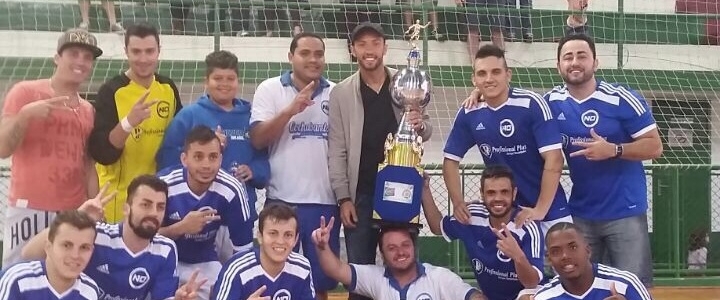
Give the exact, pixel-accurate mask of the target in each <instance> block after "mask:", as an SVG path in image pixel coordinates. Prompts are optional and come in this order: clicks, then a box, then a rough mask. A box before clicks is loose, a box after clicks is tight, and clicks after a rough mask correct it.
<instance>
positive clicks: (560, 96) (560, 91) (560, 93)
mask: <svg viewBox="0 0 720 300" xmlns="http://www.w3.org/2000/svg"><path fill="white" fill-rule="evenodd" d="M567 96H568V95H567V87H565V85H558V86H555V87H554V88H552V90H550V91H549V92H547V93H545V95H543V98H545V99H547V100H548V101H555V100H566V99H567Z"/></svg>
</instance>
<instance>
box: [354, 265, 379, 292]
mask: <svg viewBox="0 0 720 300" xmlns="http://www.w3.org/2000/svg"><path fill="white" fill-rule="evenodd" d="M379 268H380V267H378V266H375V265H358V264H350V271H351V272H352V276H351V279H350V286H349V287H348V291H350V292H353V293H355V294H359V295H363V296H366V297H370V298H373V299H378V298H381V297H382V295H381V294H380V293H379V289H380V285H381V284H383V283H382V282H379V280H380V279H381V278H383V275H382V273H380V272H378V270H379Z"/></svg>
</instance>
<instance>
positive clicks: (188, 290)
mask: <svg viewBox="0 0 720 300" xmlns="http://www.w3.org/2000/svg"><path fill="white" fill-rule="evenodd" d="M198 273H200V271H199V270H195V271H194V272H193V273H192V275H191V276H190V280H188V282H186V283H185V284H183V285H182V286H180V287H179V288H178V289H177V290H176V291H175V300H195V299H197V297H198V290H199V289H200V287H201V286H202V285H203V284H205V282H206V281H207V279H203V280H201V281H197V276H198Z"/></svg>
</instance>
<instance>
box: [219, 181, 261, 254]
mask: <svg viewBox="0 0 720 300" xmlns="http://www.w3.org/2000/svg"><path fill="white" fill-rule="evenodd" d="M228 181H229V185H230V188H231V189H232V190H233V192H234V193H235V197H234V198H233V199H232V200H230V201H229V202H226V207H225V209H221V211H220V218H221V219H222V220H223V223H224V224H225V225H226V226H227V227H228V231H229V233H230V240H231V241H232V243H233V250H234V251H235V252H238V251H242V250H246V249H250V247H252V242H253V232H252V230H253V224H254V222H255V213H254V211H255V208H254V207H251V205H250V201H248V195H247V192H246V191H245V187H243V186H242V183H240V182H239V181H237V180H228Z"/></svg>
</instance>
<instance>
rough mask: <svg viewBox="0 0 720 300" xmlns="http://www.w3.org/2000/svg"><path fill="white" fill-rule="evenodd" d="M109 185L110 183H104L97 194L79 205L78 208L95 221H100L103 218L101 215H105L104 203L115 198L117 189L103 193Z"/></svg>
mask: <svg viewBox="0 0 720 300" xmlns="http://www.w3.org/2000/svg"><path fill="white" fill-rule="evenodd" d="M109 186H110V183H105V185H103V187H102V188H101V189H100V192H98V194H97V196H95V198H92V199H88V200H87V201H85V202H83V204H82V205H80V207H79V208H78V210H79V211H82V212H84V213H86V214H88V215H89V216H90V218H92V219H93V220H95V222H99V221H101V220H102V219H103V216H104V215H105V205H107V204H108V203H109V202H110V200H112V199H115V195H116V194H117V191H114V192H112V193H110V194H107V195H105V193H106V192H107V190H108V187H109ZM103 195H105V196H103Z"/></svg>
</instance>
